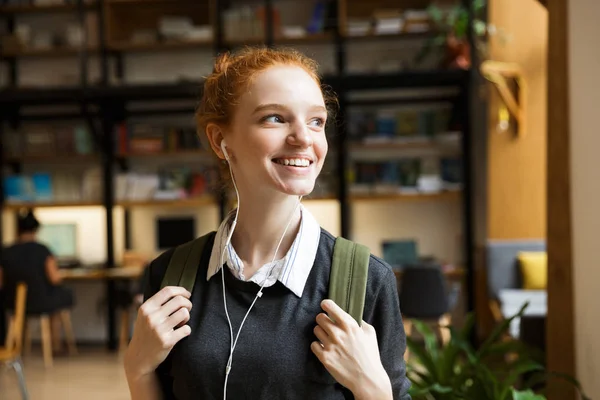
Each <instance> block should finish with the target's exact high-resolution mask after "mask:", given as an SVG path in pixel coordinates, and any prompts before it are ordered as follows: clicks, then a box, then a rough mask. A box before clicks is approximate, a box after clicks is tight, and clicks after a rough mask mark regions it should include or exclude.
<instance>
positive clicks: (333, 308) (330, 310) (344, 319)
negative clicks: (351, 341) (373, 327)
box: [321, 299, 357, 329]
mask: <svg viewBox="0 0 600 400" xmlns="http://www.w3.org/2000/svg"><path fill="white" fill-rule="evenodd" d="M321 308H322V309H323V310H324V311H325V312H326V313H327V315H328V316H329V318H330V319H331V320H332V321H334V323H335V324H336V325H337V326H339V327H340V328H341V329H347V328H350V327H352V326H355V325H357V324H356V321H354V319H352V317H350V315H349V314H348V313H347V312H345V311H344V310H342V308H341V307H340V306H338V305H337V304H336V303H335V302H334V301H333V300H330V299H326V300H323V301H322V302H321Z"/></svg>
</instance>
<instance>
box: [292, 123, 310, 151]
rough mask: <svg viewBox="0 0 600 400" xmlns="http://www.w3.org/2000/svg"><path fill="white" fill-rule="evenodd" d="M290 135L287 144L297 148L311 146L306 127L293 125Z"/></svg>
mask: <svg viewBox="0 0 600 400" xmlns="http://www.w3.org/2000/svg"><path fill="white" fill-rule="evenodd" d="M291 128H292V130H291V132H290V134H289V135H288V142H289V143H290V144H291V145H293V146H299V147H310V146H312V144H313V138H312V136H311V135H310V132H309V130H308V127H306V126H305V125H304V124H294V125H293V126H292V127H291Z"/></svg>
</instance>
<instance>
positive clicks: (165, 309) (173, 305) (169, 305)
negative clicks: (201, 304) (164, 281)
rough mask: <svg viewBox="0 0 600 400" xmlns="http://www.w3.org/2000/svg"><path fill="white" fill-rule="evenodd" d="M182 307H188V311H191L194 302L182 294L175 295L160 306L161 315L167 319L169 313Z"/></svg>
mask: <svg viewBox="0 0 600 400" xmlns="http://www.w3.org/2000/svg"><path fill="white" fill-rule="evenodd" d="M182 308H186V309H187V310H188V311H191V310H192V302H191V301H189V299H187V298H185V297H183V296H181V295H178V296H175V297H173V298H172V299H171V300H169V301H168V302H166V303H165V304H164V305H163V306H162V307H161V308H160V317H161V318H162V319H166V318H168V317H169V315H171V314H173V313H174V312H176V311H177V310H180V309H182Z"/></svg>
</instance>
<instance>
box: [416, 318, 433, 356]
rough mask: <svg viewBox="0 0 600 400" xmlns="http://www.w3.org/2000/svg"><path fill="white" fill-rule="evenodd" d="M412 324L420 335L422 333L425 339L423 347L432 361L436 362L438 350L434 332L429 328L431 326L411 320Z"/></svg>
mask: <svg viewBox="0 0 600 400" xmlns="http://www.w3.org/2000/svg"><path fill="white" fill-rule="evenodd" d="M413 326H414V327H415V329H416V330H417V332H419V333H420V334H421V335H423V339H424V340H425V349H426V350H427V353H429V356H430V357H431V359H432V361H433V362H434V363H437V361H438V359H439V351H438V347H439V345H438V340H437V336H436V335H435V333H434V332H433V331H432V330H431V328H430V327H429V326H428V325H427V324H425V323H424V322H423V321H419V320H413Z"/></svg>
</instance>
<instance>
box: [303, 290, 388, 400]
mask: <svg viewBox="0 0 600 400" xmlns="http://www.w3.org/2000/svg"><path fill="white" fill-rule="evenodd" d="M321 307H322V308H323V310H324V311H325V312H326V313H327V314H325V313H320V314H319V315H317V318H316V321H317V326H316V327H315V329H314V332H315V335H316V336H317V338H318V339H319V341H318V342H313V343H312V344H311V349H312V351H313V353H315V355H316V356H317V357H318V358H319V360H320V361H321V363H323V365H324V366H325V368H327V370H328V371H329V373H330V374H331V375H332V376H333V377H334V378H335V380H336V381H337V382H338V383H340V384H341V385H343V386H344V387H346V388H348V389H349V390H350V391H351V392H352V393H353V394H354V397H355V398H356V399H392V386H391V383H390V379H389V377H388V375H387V373H386V371H385V369H384V368H383V365H382V364H381V359H380V357H379V346H378V344H377V335H376V333H375V329H374V328H373V327H372V326H371V325H369V324H367V323H366V322H364V321H363V322H362V324H361V325H362V326H358V324H357V323H356V321H355V320H354V318H352V316H351V315H349V314H348V313H346V312H344V310H342V309H341V308H340V307H339V306H338V305H337V304H335V302H333V301H332V300H324V301H323V302H322V303H321Z"/></svg>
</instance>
